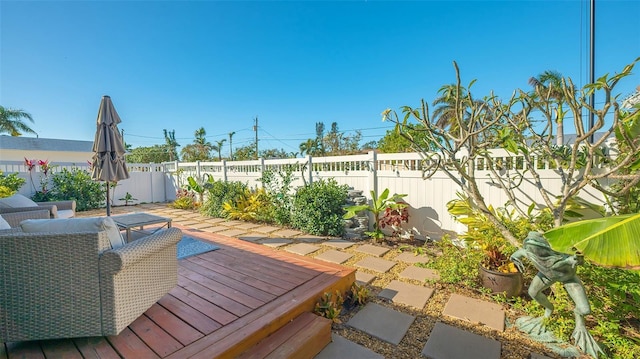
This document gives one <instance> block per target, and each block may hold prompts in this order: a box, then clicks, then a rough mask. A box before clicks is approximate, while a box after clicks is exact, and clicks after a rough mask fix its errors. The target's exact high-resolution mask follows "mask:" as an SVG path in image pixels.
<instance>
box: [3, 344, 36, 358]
mask: <svg viewBox="0 0 640 359" xmlns="http://www.w3.org/2000/svg"><path fill="white" fill-rule="evenodd" d="M6 345H7V357H8V358H9V359H13V358H29V359H45V356H44V353H43V352H42V349H41V348H40V342H38V341H32V342H12V343H6Z"/></svg>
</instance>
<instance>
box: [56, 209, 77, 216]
mask: <svg viewBox="0 0 640 359" xmlns="http://www.w3.org/2000/svg"><path fill="white" fill-rule="evenodd" d="M74 215H75V213H74V211H73V210H72V209H59V210H58V218H73V216H74Z"/></svg>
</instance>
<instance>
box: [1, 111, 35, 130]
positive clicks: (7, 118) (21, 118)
mask: <svg viewBox="0 0 640 359" xmlns="http://www.w3.org/2000/svg"><path fill="white" fill-rule="evenodd" d="M25 120H27V121H29V122H31V123H33V117H31V114H29V113H28V112H25V111H24V110H20V109H13V108H7V107H4V106H0V134H3V133H7V134H9V135H10V136H21V135H23V134H24V133H30V134H34V135H35V134H36V131H34V130H33V129H32V128H31V127H29V125H28V124H26V123H25Z"/></svg>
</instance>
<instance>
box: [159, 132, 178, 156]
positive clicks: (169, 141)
mask: <svg viewBox="0 0 640 359" xmlns="http://www.w3.org/2000/svg"><path fill="white" fill-rule="evenodd" d="M163 131H164V141H165V146H166V148H167V152H169V160H170V161H174V160H177V159H178V151H177V150H176V147H178V146H180V145H179V144H178V142H177V141H176V130H172V131H167V130H166V129H164V130H163Z"/></svg>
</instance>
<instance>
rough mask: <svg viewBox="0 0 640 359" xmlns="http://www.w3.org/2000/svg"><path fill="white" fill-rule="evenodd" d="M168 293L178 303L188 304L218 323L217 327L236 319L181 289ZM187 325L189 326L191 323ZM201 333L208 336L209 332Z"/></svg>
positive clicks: (232, 315) (176, 288)
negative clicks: (177, 300)
mask: <svg viewBox="0 0 640 359" xmlns="http://www.w3.org/2000/svg"><path fill="white" fill-rule="evenodd" d="M169 293H170V294H171V295H172V296H174V297H176V298H177V299H179V300H180V301H182V302H184V303H186V304H188V305H189V306H190V307H192V308H193V309H194V310H195V311H196V312H200V313H203V314H204V315H205V316H207V317H209V318H211V319H212V320H213V321H214V322H216V323H219V325H225V324H227V323H231V322H232V321H234V320H236V319H238V316H237V315H235V314H233V313H231V312H229V311H227V310H225V309H224V308H221V307H219V306H217V305H215V304H213V303H211V302H209V301H208V300H206V299H204V298H202V297H200V296H198V295H197V294H195V293H191V292H190V291H188V290H186V289H185V288H183V287H175V288H173V289H172V290H171V291H170V292H169ZM167 309H168V308H167ZM189 323H190V324H191V322H189ZM216 329H217V328H216ZM214 330H215V329H214ZM203 333H204V334H209V333H210V332H203Z"/></svg>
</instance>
